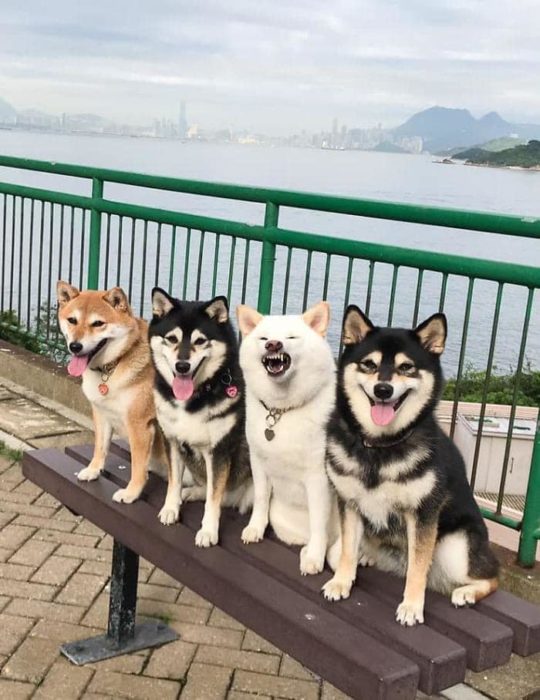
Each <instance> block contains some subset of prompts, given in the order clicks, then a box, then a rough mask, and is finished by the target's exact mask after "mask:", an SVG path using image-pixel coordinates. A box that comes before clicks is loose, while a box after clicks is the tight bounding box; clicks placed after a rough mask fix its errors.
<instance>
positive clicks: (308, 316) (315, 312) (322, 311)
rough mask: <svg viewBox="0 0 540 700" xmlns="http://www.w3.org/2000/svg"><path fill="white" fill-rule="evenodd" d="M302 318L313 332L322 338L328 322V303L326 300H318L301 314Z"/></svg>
mask: <svg viewBox="0 0 540 700" xmlns="http://www.w3.org/2000/svg"><path fill="white" fill-rule="evenodd" d="M302 320H303V321H304V323H305V324H306V325H307V326H309V327H310V328H311V329H312V330H314V331H315V333H318V334H319V335H321V336H322V337H323V338H324V336H325V335H326V331H327V330H328V324H329V323H330V304H329V303H328V302H327V301H320V302H319V303H318V304H315V306H312V307H311V308H310V309H308V310H307V311H304V313H303V314H302Z"/></svg>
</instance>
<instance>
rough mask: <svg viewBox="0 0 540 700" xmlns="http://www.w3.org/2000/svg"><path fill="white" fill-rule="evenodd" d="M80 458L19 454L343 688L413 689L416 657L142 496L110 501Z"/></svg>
mask: <svg viewBox="0 0 540 700" xmlns="http://www.w3.org/2000/svg"><path fill="white" fill-rule="evenodd" d="M80 464H81V462H80V461H79V462H77V461H75V460H74V459H73V458H71V457H69V456H67V455H64V454H62V453H59V452H58V451H56V450H52V449H45V450H36V451H32V452H28V453H26V454H25V456H24V458H23V473H24V475H25V476H26V477H27V478H28V479H30V480H31V481H33V482H34V483H36V484H37V485H38V486H40V487H41V488H43V489H44V490H46V491H47V492H49V493H51V494H52V495H53V496H55V497H56V498H58V499H59V500H60V501H61V502H62V503H64V504H65V505H66V506H67V507H68V508H71V509H72V510H74V511H75V512H77V513H80V514H81V515H83V516H85V517H86V518H88V520H90V522H93V523H94V524H95V525H97V526H98V527H101V528H102V529H104V530H106V531H107V532H108V533H110V534H111V535H112V536H113V537H114V538H115V539H117V540H119V541H120V542H122V543H123V544H125V545H126V546H127V547H130V548H131V549H133V550H134V551H136V552H137V553H139V554H140V555H141V556H143V557H144V558H145V559H147V560H148V561H150V562H152V563H153V564H155V565H156V566H158V567H159V568H161V569H163V570H164V571H165V572H167V573H168V574H169V575H171V576H172V577H173V578H176V579H177V580H179V581H181V582H182V583H185V585H187V586H188V587H190V588H193V589H194V590H196V591H197V592H198V593H199V594H200V595H202V596H203V597H205V598H207V599H208V600H210V601H211V602H213V603H214V604H215V605H217V606H218V607H220V608H221V609H223V610H224V611H225V612H227V613H228V614H229V615H232V616H233V617H235V618H236V619H238V620H239V621H240V622H242V623H243V624H245V625H247V626H248V627H250V628H251V629H253V630H255V632H257V633H258V634H260V635H262V636H264V637H265V638H267V639H268V640H269V641H270V642H272V643H273V644H275V645H276V646H278V647H280V648H281V649H283V650H284V651H286V652H287V653H288V654H290V655H291V656H293V657H295V658H296V659H298V660H299V661H300V662H301V663H303V664H305V665H306V666H308V667H309V668H311V669H312V670H313V671H314V672H315V673H317V674H319V675H322V676H323V677H324V678H326V679H328V680H329V681H330V682H331V683H333V684H334V685H336V686H337V687H339V688H340V689H341V690H343V691H344V692H346V693H348V694H349V695H352V696H353V697H357V698H362V697H366V696H367V697H373V698H377V699H380V700H393V699H394V698H396V699H397V698H401V699H403V698H411V699H412V698H414V697H415V692H416V688H417V685H418V678H419V670H418V667H417V666H416V664H414V663H412V662H411V661H409V660H408V659H406V658H405V657H403V656H401V655H400V654H397V653H396V652H394V651H393V650H391V649H388V648H387V647H385V646H384V645H382V644H380V643H379V642H377V641H375V640H374V639H373V638H372V637H371V636H369V635H368V634H366V633H365V632H363V631H362V630H359V629H357V628H356V627H355V626H354V625H352V624H349V623H347V622H346V621H343V620H341V619H339V618H338V617H336V616H335V615H333V614H332V613H330V612H329V611H327V610H325V609H324V608H322V607H321V606H320V605H318V604H315V603H313V601H311V600H310V599H309V598H307V597H306V596H302V595H300V594H299V593H297V592H296V591H293V590H291V589H290V588H289V587H287V586H286V585H284V584H283V583H282V582H281V581H278V580H275V579H273V578H271V577H269V576H266V575H265V574H264V573H263V572H261V571H260V570H259V569H258V568H256V567H254V566H252V565H250V564H249V563H247V562H246V561H243V560H242V559H240V558H239V557H237V556H235V555H233V554H232V553H231V552H228V551H226V550H225V549H224V548H223V547H219V546H218V547H212V548H211V549H208V550H201V549H199V548H197V547H195V545H194V541H193V532H192V530H190V529H189V528H188V527H186V526H185V525H183V524H177V525H175V526H173V527H164V526H163V525H161V524H160V523H159V520H158V519H157V517H156V510H155V509H154V508H153V507H151V506H150V505H149V504H148V503H146V502H144V501H143V500H140V501H137V502H136V503H133V504H131V505H129V506H127V505H123V504H117V503H115V502H114V501H112V494H113V493H114V491H115V490H116V488H117V484H115V483H113V482H112V481H111V480H110V479H109V478H107V475H104V476H102V477H101V478H100V479H98V480H97V481H94V482H91V483H85V484H81V483H80V482H78V481H77V477H76V472H77V471H78V470H79V469H80ZM120 473H122V474H123V472H120ZM126 476H127V474H126ZM124 478H125V477H124ZM190 505H191V504H190ZM193 505H195V504H193ZM186 510H187V509H186Z"/></svg>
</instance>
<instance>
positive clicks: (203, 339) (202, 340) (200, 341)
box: [193, 337, 206, 345]
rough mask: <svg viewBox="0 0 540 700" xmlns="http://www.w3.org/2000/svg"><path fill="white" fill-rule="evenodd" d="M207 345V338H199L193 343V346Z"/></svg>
mask: <svg viewBox="0 0 540 700" xmlns="http://www.w3.org/2000/svg"><path fill="white" fill-rule="evenodd" d="M205 343H206V338H202V337H201V338H197V340H194V341H193V345H204V344H205Z"/></svg>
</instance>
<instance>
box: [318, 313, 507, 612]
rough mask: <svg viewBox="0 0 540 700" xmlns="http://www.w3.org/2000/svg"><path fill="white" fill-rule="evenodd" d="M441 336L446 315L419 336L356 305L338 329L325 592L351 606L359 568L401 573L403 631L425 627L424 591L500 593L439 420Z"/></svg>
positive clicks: (462, 599)
mask: <svg viewBox="0 0 540 700" xmlns="http://www.w3.org/2000/svg"><path fill="white" fill-rule="evenodd" d="M446 331H447V328H446V318H445V316H444V315H443V314H435V315H433V316H431V317H430V318H428V319H427V320H426V321H424V323H422V324H420V325H419V326H418V327H417V328H415V329H414V330H405V329H398V328H377V327H374V326H373V324H372V323H371V321H370V320H369V319H368V318H367V317H366V316H365V315H364V314H363V313H362V312H361V311H360V309H358V307H356V306H349V308H348V309H347V311H346V314H345V318H344V322H343V343H344V345H345V350H344V352H343V356H342V358H341V361H340V365H339V379H338V391H337V404H336V410H335V411H334V414H333V416H332V418H331V421H330V424H329V439H328V454H327V470H328V475H329V478H330V480H331V482H332V483H333V485H334V487H335V489H336V491H337V493H338V498H339V501H340V516H341V531H342V548H341V557H340V561H339V564H338V567H337V570H336V573H335V576H334V578H332V579H331V580H330V581H329V582H328V583H327V584H326V585H325V586H324V589H323V590H324V595H325V597H326V598H328V599H330V600H338V599H339V598H347V597H348V595H349V593H350V589H351V586H352V584H353V583H354V580H355V577H356V569H357V565H358V563H359V561H360V563H374V564H376V565H377V566H379V567H380V568H382V569H385V570H389V571H393V572H395V573H400V574H402V575H403V574H406V583H405V591H404V595H403V601H402V603H401V604H400V605H399V607H398V609H397V611H396V618H397V620H398V621H399V622H400V623H401V624H404V625H414V624H416V623H417V622H423V619H424V618H423V610H424V597H425V589H426V585H429V586H430V587H432V588H434V589H435V590H439V591H441V592H444V593H447V594H450V595H451V600H452V603H453V604H454V605H456V606H462V605H466V604H472V603H475V602H477V601H478V600H480V599H481V598H483V597H484V596H486V595H488V594H489V593H490V592H491V591H494V590H495V589H496V588H497V574H498V562H497V560H496V558H495V556H494V555H493V553H492V552H491V550H490V549H489V545H488V535H487V529H486V526H485V524H484V521H483V519H482V516H481V514H480V511H479V509H478V506H477V505H476V502H475V500H474V498H473V494H472V492H471V488H470V486H469V484H468V482H467V478H466V472H465V464H464V462H463V459H462V457H461V455H460V453H459V451H458V449H457V448H456V447H455V445H454V443H453V442H452V441H451V440H450V438H448V437H447V436H446V434H445V433H444V432H443V431H442V430H441V428H440V427H439V425H438V424H437V422H436V419H435V415H434V411H435V407H436V405H437V402H438V400H439V396H440V393H441V390H442V386H443V376H442V370H441V365H440V355H441V353H442V352H443V350H444V346H445V341H446Z"/></svg>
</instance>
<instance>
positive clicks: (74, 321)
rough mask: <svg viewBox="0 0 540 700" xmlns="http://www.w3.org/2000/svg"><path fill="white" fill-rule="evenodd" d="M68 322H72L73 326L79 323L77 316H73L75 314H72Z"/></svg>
mask: <svg viewBox="0 0 540 700" xmlns="http://www.w3.org/2000/svg"><path fill="white" fill-rule="evenodd" d="M68 323H71V325H72V326H76V325H77V319H76V318H73V316H70V317H69V318H68Z"/></svg>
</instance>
